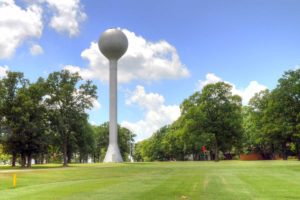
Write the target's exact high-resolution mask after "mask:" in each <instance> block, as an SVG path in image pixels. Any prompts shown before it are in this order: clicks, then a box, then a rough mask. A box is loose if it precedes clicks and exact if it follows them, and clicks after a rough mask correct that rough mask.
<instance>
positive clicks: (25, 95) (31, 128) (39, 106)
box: [12, 79, 49, 167]
mask: <svg viewBox="0 0 300 200" xmlns="http://www.w3.org/2000/svg"><path fill="white" fill-rule="evenodd" d="M44 95H45V82H44V80H43V79H39V80H38V81H37V82H36V83H34V84H29V85H28V87H23V88H21V89H19V91H18V93H17V96H16V105H15V106H14V109H13V111H12V112H13V114H14V118H15V126H14V130H15V131H16V133H15V134H17V136H18V140H19V144H20V148H19V153H20V154H21V166H22V167H24V166H25V164H26V158H27V167H31V160H32V156H33V155H34V154H39V153H45V152H46V151H47V147H48V144H47V143H48V142H47V140H48V138H47V132H48V128H49V127H48V120H47V113H46V108H45V105H44V103H43V96H44Z"/></svg>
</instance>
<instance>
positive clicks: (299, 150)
mask: <svg viewBox="0 0 300 200" xmlns="http://www.w3.org/2000/svg"><path fill="white" fill-rule="evenodd" d="M299 147H300V145H299V143H298V142H297V143H296V151H297V157H298V160H299V161H300V149H299Z"/></svg>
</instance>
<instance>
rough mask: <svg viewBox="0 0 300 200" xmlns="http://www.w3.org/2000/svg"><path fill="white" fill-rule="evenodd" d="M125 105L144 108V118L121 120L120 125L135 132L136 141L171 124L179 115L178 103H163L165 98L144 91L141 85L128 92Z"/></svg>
mask: <svg viewBox="0 0 300 200" xmlns="http://www.w3.org/2000/svg"><path fill="white" fill-rule="evenodd" d="M126 104H127V105H137V106H139V107H140V108H141V109H143V110H144V118H143V119H141V120H139V121H136V122H129V121H123V122H122V123H121V126H123V127H126V128H128V129H129V130H131V131H132V132H134V133H135V134H137V138H136V139H137V141H140V140H142V139H145V138H148V137H150V136H151V135H152V133H153V132H155V131H157V130H158V129H159V128H161V127H162V126H164V125H167V124H171V123H172V122H174V121H175V120H176V119H178V117H179V116H180V108H179V106H178V105H165V99H164V97H163V96H162V95H160V94H157V93H146V91H145V88H144V87H143V86H137V87H136V88H135V90H134V91H132V92H130V93H129V95H128V97H127V99H126Z"/></svg>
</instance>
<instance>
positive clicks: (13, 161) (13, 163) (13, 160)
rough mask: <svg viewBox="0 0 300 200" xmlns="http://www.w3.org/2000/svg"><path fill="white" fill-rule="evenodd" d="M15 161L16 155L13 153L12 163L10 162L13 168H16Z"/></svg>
mask: <svg viewBox="0 0 300 200" xmlns="http://www.w3.org/2000/svg"><path fill="white" fill-rule="evenodd" d="M16 161H17V154H16V153H13V154H12V161H11V166H12V167H15V166H16Z"/></svg>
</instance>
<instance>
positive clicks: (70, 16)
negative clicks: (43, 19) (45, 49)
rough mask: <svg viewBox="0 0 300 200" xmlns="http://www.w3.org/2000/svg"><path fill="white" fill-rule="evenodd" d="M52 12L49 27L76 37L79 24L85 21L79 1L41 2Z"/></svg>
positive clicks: (47, 0)
mask: <svg viewBox="0 0 300 200" xmlns="http://www.w3.org/2000/svg"><path fill="white" fill-rule="evenodd" d="M43 2H46V3H47V4H48V7H49V8H50V9H51V10H52V11H53V13H54V14H53V16H52V18H51V20H50V23H49V26H50V27H51V28H53V29H54V30H56V31H57V32H60V33H68V34H69V36H76V35H78V34H79V32H80V29H79V28H80V23H82V22H83V21H85V20H86V18H87V15H86V13H84V11H83V8H82V6H81V5H80V0H63V1H58V0H43Z"/></svg>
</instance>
